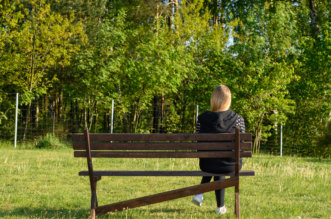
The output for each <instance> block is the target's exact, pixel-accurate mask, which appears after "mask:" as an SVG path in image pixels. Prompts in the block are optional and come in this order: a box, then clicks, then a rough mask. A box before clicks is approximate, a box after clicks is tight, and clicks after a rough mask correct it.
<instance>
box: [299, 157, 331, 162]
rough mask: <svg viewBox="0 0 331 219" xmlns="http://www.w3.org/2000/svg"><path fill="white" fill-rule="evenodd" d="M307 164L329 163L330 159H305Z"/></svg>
mask: <svg viewBox="0 0 331 219" xmlns="http://www.w3.org/2000/svg"><path fill="white" fill-rule="evenodd" d="M305 161H307V162H316V163H331V159H325V158H322V159H319V158H305Z"/></svg>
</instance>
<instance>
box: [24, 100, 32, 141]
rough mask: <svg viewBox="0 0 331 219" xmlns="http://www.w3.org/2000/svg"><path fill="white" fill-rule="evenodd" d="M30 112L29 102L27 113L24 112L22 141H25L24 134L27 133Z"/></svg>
mask: <svg viewBox="0 0 331 219" xmlns="http://www.w3.org/2000/svg"><path fill="white" fill-rule="evenodd" d="M30 111H31V102H30V103H29V105H28V109H27V112H26V118H25V128H24V133H23V141H25V138H26V133H27V131H28V124H29V122H30Z"/></svg>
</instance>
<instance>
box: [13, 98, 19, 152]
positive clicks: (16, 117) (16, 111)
mask: <svg viewBox="0 0 331 219" xmlns="http://www.w3.org/2000/svg"><path fill="white" fill-rule="evenodd" d="M17 114H18V93H16V110H15V140H14V141H15V143H14V145H15V148H16V145H17V119H18V116H17Z"/></svg>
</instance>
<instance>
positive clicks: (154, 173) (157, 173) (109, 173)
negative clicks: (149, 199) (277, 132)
mask: <svg viewBox="0 0 331 219" xmlns="http://www.w3.org/2000/svg"><path fill="white" fill-rule="evenodd" d="M239 174H240V176H255V172H254V171H252V170H241V171H240V172H239ZM88 175H89V174H88V171H80V172H79V176H88ZM93 176H94V177H101V176H230V177H234V176H235V173H234V172H233V173H226V174H218V173H207V172H202V171H93Z"/></svg>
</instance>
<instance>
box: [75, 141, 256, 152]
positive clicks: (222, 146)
mask: <svg viewBox="0 0 331 219" xmlns="http://www.w3.org/2000/svg"><path fill="white" fill-rule="evenodd" d="M234 148H235V143H227V142H197V143H91V150H234ZM240 148H241V150H252V142H245V143H241V144H240ZM85 149H86V146H85V143H84V142H74V150H85Z"/></svg>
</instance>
